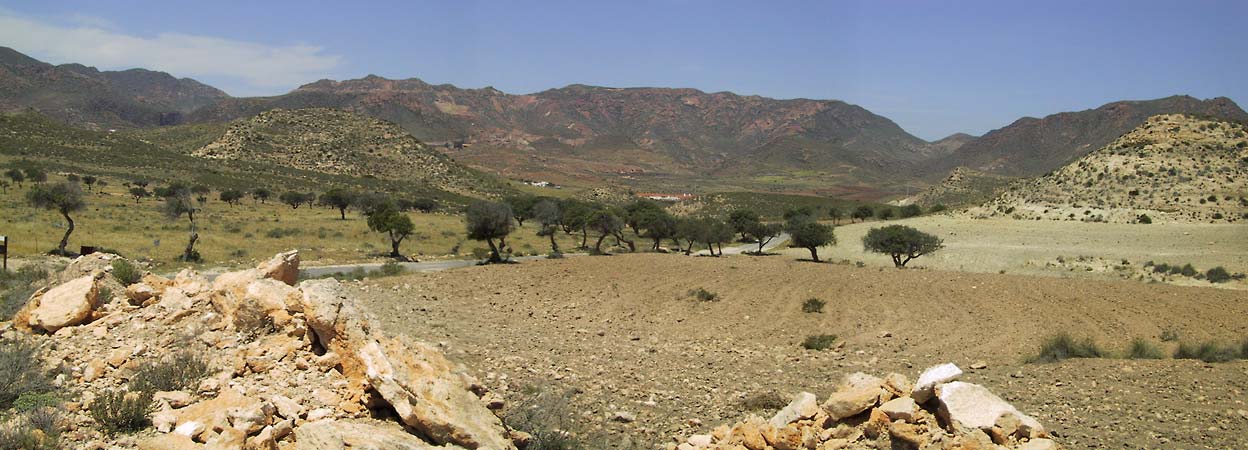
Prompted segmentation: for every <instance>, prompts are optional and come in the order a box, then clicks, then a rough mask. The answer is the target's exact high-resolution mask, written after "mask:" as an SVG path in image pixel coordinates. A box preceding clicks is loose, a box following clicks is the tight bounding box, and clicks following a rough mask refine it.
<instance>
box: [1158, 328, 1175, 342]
mask: <svg viewBox="0 0 1248 450" xmlns="http://www.w3.org/2000/svg"><path fill="white" fill-rule="evenodd" d="M1177 340H1179V332H1178V331H1174V330H1161V342H1174V341H1177Z"/></svg>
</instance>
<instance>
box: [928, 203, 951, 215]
mask: <svg viewBox="0 0 1248 450" xmlns="http://www.w3.org/2000/svg"><path fill="white" fill-rule="evenodd" d="M947 209H949V207H947V206H945V205H944V204H943V203H937V204H935V205H932V208H931V209H929V210H928V212H930V213H938V212H941V211H944V210H947Z"/></svg>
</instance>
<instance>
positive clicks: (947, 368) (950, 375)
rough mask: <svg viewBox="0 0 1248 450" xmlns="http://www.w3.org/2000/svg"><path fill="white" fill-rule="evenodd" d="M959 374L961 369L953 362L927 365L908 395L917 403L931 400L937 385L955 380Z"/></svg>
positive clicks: (960, 374)
mask: <svg viewBox="0 0 1248 450" xmlns="http://www.w3.org/2000/svg"><path fill="white" fill-rule="evenodd" d="M961 376H962V369H959V368H958V366H956V365H954V364H953V363H945V364H941V365H939V366H933V367H929V368H928V369H927V370H924V371H923V374H922V375H919V381H917V382H915V383H914V390H913V391H911V393H910V397H913V398H914V401H915V402H917V403H920V404H921V403H926V402H927V401H928V400H931V398H932V394H933V393H934V392H935V390H936V386H937V385H940V384H944V383H948V382H950V381H955V380H957V379H958V378H959V377H961Z"/></svg>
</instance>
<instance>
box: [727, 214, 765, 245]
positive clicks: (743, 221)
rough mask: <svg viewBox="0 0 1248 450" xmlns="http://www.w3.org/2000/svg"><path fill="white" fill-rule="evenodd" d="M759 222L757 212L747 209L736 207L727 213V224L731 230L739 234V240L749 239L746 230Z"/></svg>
mask: <svg viewBox="0 0 1248 450" xmlns="http://www.w3.org/2000/svg"><path fill="white" fill-rule="evenodd" d="M759 223H760V220H759V218H758V213H756V212H754V211H752V210H748V209H738V210H734V211H733V212H731V213H728V224H729V225H731V226H732V231H733V232H735V233H737V234H740V235H741V240H743V241H744V240H749V239H750V237H749V236H748V234H749V233H747V231H748V230H749V229H750V228H752V227H754V226H756V225H757V224H759Z"/></svg>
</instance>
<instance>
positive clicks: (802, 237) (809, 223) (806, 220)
mask: <svg viewBox="0 0 1248 450" xmlns="http://www.w3.org/2000/svg"><path fill="white" fill-rule="evenodd" d="M784 229H785V231H786V232H788V233H789V236H790V239H792V244H791V245H792V246H793V247H798V248H804V249H806V250H808V251H810V259H811V260H812V261H814V262H819V247H822V246H825V245H829V244H835V243H836V234H835V233H833V230H832V226H831V225H824V224H822V223H819V222H818V221H816V220H815V219H814V218H813V217H810V216H796V217H792V218H790V219H789V221H788V222H786V223H785V225H784Z"/></svg>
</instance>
